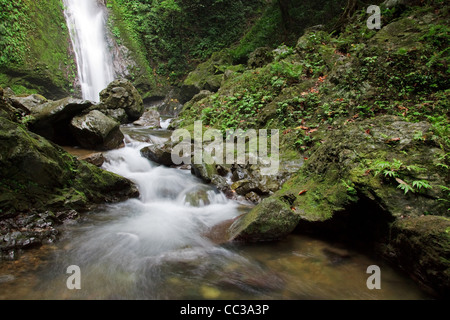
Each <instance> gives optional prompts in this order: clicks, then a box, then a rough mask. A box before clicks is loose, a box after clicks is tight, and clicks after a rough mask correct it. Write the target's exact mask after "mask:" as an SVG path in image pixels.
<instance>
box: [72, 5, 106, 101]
mask: <svg viewBox="0 0 450 320" xmlns="http://www.w3.org/2000/svg"><path fill="white" fill-rule="evenodd" d="M64 6H65V10H64V12H65V16H66V21H67V25H68V27H69V31H70V36H71V39H72V45H73V48H74V51H75V56H76V60H77V67H78V77H79V80H80V85H81V90H82V93H83V99H86V100H91V101H94V102H99V100H100V97H99V93H100V92H101V91H102V90H103V89H105V88H106V87H107V86H108V84H109V83H110V82H112V81H113V80H114V77H115V72H114V68H113V63H112V56H111V54H110V50H109V48H108V45H107V41H106V34H107V32H106V17H107V15H106V8H105V7H104V5H102V4H101V2H100V1H95V0H64Z"/></svg>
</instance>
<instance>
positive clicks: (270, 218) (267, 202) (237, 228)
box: [228, 198, 301, 242]
mask: <svg viewBox="0 0 450 320" xmlns="http://www.w3.org/2000/svg"><path fill="white" fill-rule="evenodd" d="M300 218H301V217H300V214H299V212H298V211H296V210H293V209H292V208H291V207H290V204H289V201H286V200H285V199H283V198H266V199H264V200H263V201H262V202H261V203H260V204H259V205H258V206H256V207H255V208H254V209H253V210H252V211H250V212H249V213H248V214H246V215H244V216H243V217H241V218H240V219H237V220H236V221H235V222H234V223H233V224H232V225H231V227H230V228H229V230H228V235H229V238H230V239H232V240H235V241H247V242H254V241H255V242H256V241H273V240H279V239H282V238H284V237H286V236H287V235H288V234H290V233H291V232H292V231H293V230H294V229H295V227H296V226H297V224H298V222H299V221H300Z"/></svg>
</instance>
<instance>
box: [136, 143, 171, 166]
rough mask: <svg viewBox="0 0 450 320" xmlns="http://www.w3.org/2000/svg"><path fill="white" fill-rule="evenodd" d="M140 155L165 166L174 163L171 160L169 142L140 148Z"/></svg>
mask: <svg viewBox="0 0 450 320" xmlns="http://www.w3.org/2000/svg"><path fill="white" fill-rule="evenodd" d="M141 155H142V156H143V157H144V158H147V159H148V160H150V161H153V162H156V163H157V164H161V165H163V166H166V167H171V166H173V165H175V164H174V163H173V161H172V148H171V146H170V145H169V144H160V145H151V146H149V147H145V148H143V149H141Z"/></svg>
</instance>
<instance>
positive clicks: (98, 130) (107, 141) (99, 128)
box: [70, 110, 124, 151]
mask: <svg viewBox="0 0 450 320" xmlns="http://www.w3.org/2000/svg"><path fill="white" fill-rule="evenodd" d="M70 130H71V131H72V133H73V136H74V137H75V139H76V141H77V142H78V144H79V145H80V146H81V147H83V148H86V149H89V150H102V151H104V150H112V149H116V148H118V147H120V146H121V145H122V143H123V139H124V135H123V133H122V131H121V130H120V123H119V122H117V121H116V120H114V119H112V118H110V117H108V116H106V115H105V114H103V113H102V112H100V111H98V110H93V111H91V112H89V113H88V114H85V115H80V116H77V117H75V118H73V119H72V121H71V123H70Z"/></svg>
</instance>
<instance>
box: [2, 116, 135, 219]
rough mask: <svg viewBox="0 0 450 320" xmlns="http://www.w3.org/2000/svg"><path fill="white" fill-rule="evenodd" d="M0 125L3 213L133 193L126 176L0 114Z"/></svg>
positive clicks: (62, 207)
mask: <svg viewBox="0 0 450 320" xmlns="http://www.w3.org/2000/svg"><path fill="white" fill-rule="evenodd" d="M0 124H1V126H0V127H1V130H0V144H1V152H0V163H1V166H0V176H1V177H2V180H1V184H0V189H1V194H2V197H1V201H0V210H1V212H2V213H3V214H4V215H8V216H10V215H14V214H17V213H20V212H32V211H39V210H49V209H50V210H66V209H76V210H83V209H86V208H87V207H88V206H89V205H90V204H93V203H101V202H105V201H108V202H114V201H120V200H124V199H126V198H127V197H133V196H136V195H137V189H136V187H135V186H134V184H133V183H131V182H130V181H129V180H127V179H125V178H122V177H119V176H117V175H115V174H112V173H109V172H106V171H104V170H101V169H100V168H97V167H96V166H94V165H91V164H88V163H85V162H81V161H78V160H77V159H76V158H75V157H73V156H71V155H70V154H68V153H66V152H65V151H64V150H63V149H61V148H60V147H58V146H56V145H54V144H53V143H51V142H49V141H48V140H46V139H45V138H43V137H41V136H39V135H36V134H34V133H32V132H29V131H27V130H26V129H25V128H23V127H22V126H20V125H19V124H17V123H14V122H11V121H9V120H7V119H5V118H0ZM58 199H59V200H58ZM70 199H72V200H70ZM66 205H67V206H66Z"/></svg>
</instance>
